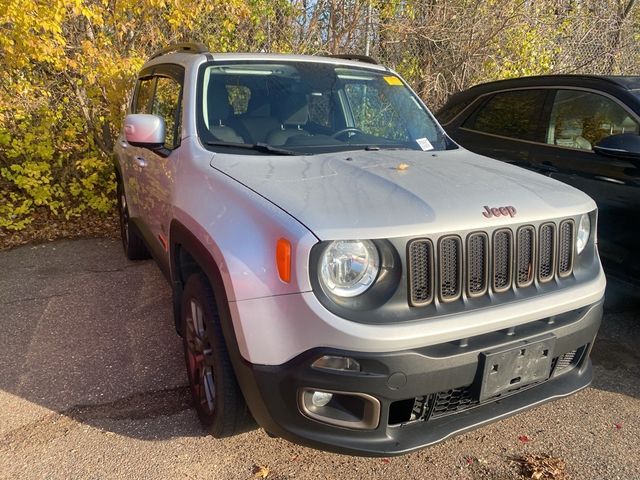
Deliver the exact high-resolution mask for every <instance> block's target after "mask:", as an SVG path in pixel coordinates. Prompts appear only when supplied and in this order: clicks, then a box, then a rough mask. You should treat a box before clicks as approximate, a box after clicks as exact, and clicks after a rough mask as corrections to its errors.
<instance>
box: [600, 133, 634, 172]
mask: <svg viewBox="0 0 640 480" xmlns="http://www.w3.org/2000/svg"><path fill="white" fill-rule="evenodd" d="M593 151H594V152H596V153H597V154H598V155H603V156H605V157H616V158H624V159H627V160H631V161H632V162H633V163H634V164H635V165H636V166H637V165H638V162H639V161H640V135H638V134H637V133H619V134H617V135H611V136H609V137H605V138H603V139H602V140H600V141H599V142H598V143H596V144H595V145H594V146H593Z"/></svg>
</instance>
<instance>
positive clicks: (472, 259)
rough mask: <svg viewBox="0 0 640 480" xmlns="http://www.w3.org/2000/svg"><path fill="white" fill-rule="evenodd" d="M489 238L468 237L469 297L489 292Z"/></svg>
mask: <svg viewBox="0 0 640 480" xmlns="http://www.w3.org/2000/svg"><path fill="white" fill-rule="evenodd" d="M488 259H489V237H488V236H487V234H486V233H483V232H480V233H472V234H471V235H469V236H468V237H467V260H466V262H467V295H469V296H470V297H476V296H478V295H482V294H484V293H485V292H486V291H487V277H488V263H487V261H488Z"/></svg>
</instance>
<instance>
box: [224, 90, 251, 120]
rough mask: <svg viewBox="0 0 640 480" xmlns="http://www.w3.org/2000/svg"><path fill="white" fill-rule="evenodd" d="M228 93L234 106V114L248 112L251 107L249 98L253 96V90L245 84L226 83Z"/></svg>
mask: <svg viewBox="0 0 640 480" xmlns="http://www.w3.org/2000/svg"><path fill="white" fill-rule="evenodd" d="M226 89H227V94H228V96H229V104H230V105H231V108H233V113H234V115H242V114H243V113H247V109H248V108H249V99H250V98H251V90H249V87H245V86H244V85H226Z"/></svg>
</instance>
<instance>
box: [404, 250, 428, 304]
mask: <svg viewBox="0 0 640 480" xmlns="http://www.w3.org/2000/svg"><path fill="white" fill-rule="evenodd" d="M407 251H408V258H409V278H410V279H411V285H410V286H409V291H410V297H411V298H410V302H411V305H413V306H415V307H419V306H422V305H427V304H429V303H431V301H432V300H433V277H434V272H433V244H432V243H431V240H427V239H418V240H412V241H411V242H410V243H409V246H408V248H407Z"/></svg>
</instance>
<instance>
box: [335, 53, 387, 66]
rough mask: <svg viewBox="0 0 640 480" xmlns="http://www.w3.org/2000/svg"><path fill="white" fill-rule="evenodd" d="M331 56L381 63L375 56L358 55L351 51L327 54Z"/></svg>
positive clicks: (374, 63) (375, 63)
mask: <svg viewBox="0 0 640 480" xmlns="http://www.w3.org/2000/svg"><path fill="white" fill-rule="evenodd" d="M327 57H331V58H341V59H342V60H355V61H357V62H364V63H371V64H373V65H379V63H378V62H377V61H376V59H375V58H373V57H370V56H368V55H357V54H351V53H338V54H335V55H327Z"/></svg>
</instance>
